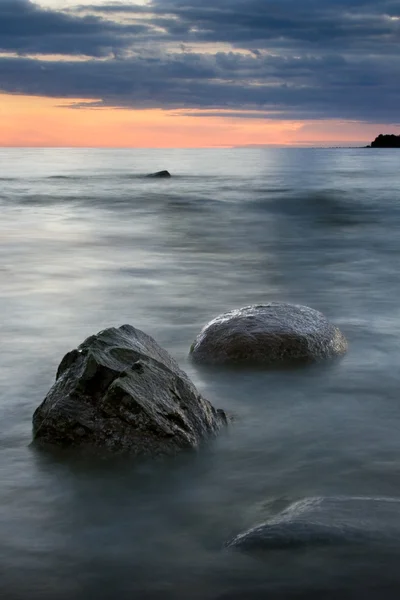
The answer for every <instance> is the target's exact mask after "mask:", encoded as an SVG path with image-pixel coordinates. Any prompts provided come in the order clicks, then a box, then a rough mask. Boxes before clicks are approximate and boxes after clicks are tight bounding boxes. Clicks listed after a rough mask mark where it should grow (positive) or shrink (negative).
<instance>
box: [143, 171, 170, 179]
mask: <svg viewBox="0 0 400 600" xmlns="http://www.w3.org/2000/svg"><path fill="white" fill-rule="evenodd" d="M147 177H160V178H163V177H171V173H170V172H169V171H157V173H150V175H147Z"/></svg>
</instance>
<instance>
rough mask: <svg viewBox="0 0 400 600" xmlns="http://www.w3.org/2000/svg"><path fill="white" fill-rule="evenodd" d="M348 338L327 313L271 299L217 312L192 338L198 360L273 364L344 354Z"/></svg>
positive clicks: (218, 362) (192, 351)
mask: <svg viewBox="0 0 400 600" xmlns="http://www.w3.org/2000/svg"><path fill="white" fill-rule="evenodd" d="M346 350H347V342H346V339H345V337H344V336H343V334H342V333H341V332H340V331H339V329H337V327H334V326H333V325H332V324H331V323H329V321H328V320H327V319H326V317H325V316H324V315H323V314H322V313H320V312H318V311H316V310H314V309H312V308H309V307H307V306H298V305H294V304H284V303H279V302H271V303H269V304H265V305H259V306H246V307H245V308H240V309H238V310H232V311H230V312H227V313H224V314H222V315H220V316H218V317H217V318H216V319H214V320H213V321H211V322H210V323H208V325H206V326H205V327H204V328H203V329H202V331H201V332H200V334H199V335H198V336H197V338H196V340H195V341H194V343H193V345H192V347H191V349H190V353H191V356H192V358H193V360H194V361H195V362H197V363H204V364H214V365H224V364H226V365H229V364H242V365H264V366H268V365H274V364H279V363H296V362H298V363H302V362H315V361H319V360H323V359H327V358H333V357H335V356H340V355H342V354H344V353H345V352H346Z"/></svg>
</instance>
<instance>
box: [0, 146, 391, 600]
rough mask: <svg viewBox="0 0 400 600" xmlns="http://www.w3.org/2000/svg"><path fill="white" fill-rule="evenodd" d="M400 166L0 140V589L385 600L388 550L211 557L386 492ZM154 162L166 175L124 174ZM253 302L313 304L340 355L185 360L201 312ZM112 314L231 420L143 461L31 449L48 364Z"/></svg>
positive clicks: (378, 160) (359, 158) (341, 154)
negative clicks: (150, 340) (295, 506)
mask: <svg viewBox="0 0 400 600" xmlns="http://www.w3.org/2000/svg"><path fill="white" fill-rule="evenodd" d="M398 166H399V156H398V153H396V152H395V151H391V150H371V149H360V150H357V149H349V150H325V149H324V150H322V149H321V150H313V149H271V150H264V149H262V150H249V149H246V150H239V149H236V150H201V151H200V150H186V151H181V150H169V151H165V150H163V151H161V150H151V151H143V150H132V151H127V150H54V149H51V150H50V149H49V150H37V149H36V150H19V149H3V150H0V182H1V186H0V207H1V220H0V276H1V287H0V313H1V315H2V317H3V319H2V327H1V334H2V335H1V341H2V344H1V349H0V397H1V404H0V410H1V423H2V427H1V437H0V447H1V452H0V479H1V487H0V532H1V536H0V540H1V541H0V559H1V560H0V564H1V566H0V591H1V592H2V595H4V597H10V598H13V597H15V598H25V597H26V598H28V597H29V598H36V597H37V598H39V597H40V598H45V599H47V598H48V599H50V598H56V600H57V599H58V598H60V599H64V598H71V597H73V598H78V599H82V600H84V599H86V598H89V597H92V596H93V597H96V598H98V599H102V598H123V599H125V598H145V599H146V598H151V599H153V598H155V599H156V598H163V599H167V600H168V599H169V598H171V599H173V598H188V599H189V598H193V599H195V600H196V599H197V598H198V599H204V600H208V599H217V598H221V599H222V598H232V599H233V598H239V597H240V598H250V599H251V598H256V597H257V598H266V597H268V598H271V597H272V598H275V597H277V598H278V597H279V598H288V597H296V598H297V597H303V595H304V597H305V598H310V597H316V598H317V597H320V596H319V594H320V592H321V590H323V591H324V593H327V594H328V595H327V596H326V597H329V598H331V597H332V598H333V597H340V598H343V597H345V596H346V594H348V597H354V595H356V593H358V594H360V595H361V596H362V597H364V598H365V597H372V596H373V597H376V598H380V597H382V596H384V597H385V598H386V597H393V598H397V597H398V595H399V590H400V574H399V572H398V558H399V554H400V541H399V546H398V547H396V548H393V547H392V546H391V547H389V546H388V547H385V545H384V544H383V545H382V546H381V547H380V548H379V550H377V549H376V548H374V549H372V548H368V546H366V547H359V548H351V549H349V548H346V547H344V548H339V549H338V548H335V549H329V548H326V549H322V550H321V548H318V549H315V548H308V549H307V548H306V549H303V550H302V551H300V552H299V551H298V550H293V551H291V550H290V549H288V550H286V551H284V552H282V551H279V552H271V553H269V554H268V556H267V557H266V559H265V560H261V561H260V560H255V559H253V558H251V557H249V556H244V555H241V554H240V553H235V552H228V551H226V550H224V543H225V542H226V541H227V540H229V539H230V538H231V537H233V536H234V535H236V534H237V533H239V532H240V531H242V530H244V529H246V528H247V527H250V526H252V525H254V524H255V523H258V522H262V521H263V520H265V519H266V518H268V517H269V516H270V515H271V514H272V513H273V511H276V510H278V509H280V508H281V507H285V506H287V505H288V504H290V503H291V502H293V501H296V500H298V499H301V498H303V497H307V496H332V495H333V496H335V495H344V496H367V497H389V498H399V497H400V435H399V430H400V402H399V387H400V385H399V383H400V373H399V368H398V363H399V336H400V304H399V298H400V279H399V275H398V273H399V255H400V235H399V231H398V229H399V225H400V171H399V168H398ZM160 169H168V170H169V171H170V172H171V173H172V174H173V177H172V178H171V179H170V180H155V179H146V178H145V177H143V175H145V174H146V173H149V172H152V171H157V170H160ZM271 300H272V301H280V300H282V301H285V302H295V303H301V304H307V305H309V306H311V307H313V308H316V309H318V310H321V311H322V312H324V313H325V314H326V315H327V316H328V317H329V318H330V319H331V320H332V321H333V322H334V323H335V324H337V325H339V327H340V328H341V329H342V331H343V332H344V333H345V335H346V336H347V338H348V340H349V352H348V354H347V356H346V357H345V358H344V359H343V360H341V361H338V362H334V363H332V364H329V365H323V366H318V367H312V368H306V369H296V370H294V371H277V372H246V373H242V372H235V371H229V372H224V371H219V370H204V369H201V370H199V369H197V368H195V367H194V366H192V365H191V364H190V363H189V362H188V360H187V353H188V349H189V347H190V344H191V343H192V341H193V339H194V337H195V335H196V334H197V333H198V331H199V329H200V328H201V327H202V326H203V325H204V324H205V323H206V322H207V321H208V320H209V319H211V318H213V317H214V316H216V315H218V314H219V313H221V312H223V311H226V310H229V309H232V308H235V307H240V306H244V305H247V304H253V303H263V302H267V301H271ZM123 323H130V324H132V325H134V326H136V327H139V328H140V329H143V330H144V331H146V332H147V333H149V334H151V335H153V336H154V337H155V338H156V339H157V341H158V342H159V343H160V344H161V345H163V346H164V347H165V348H166V349H167V350H168V351H169V352H170V353H171V354H172V355H173V356H174V357H175V358H176V359H177V360H178V362H179V363H180V364H181V366H182V367H183V368H184V369H185V370H186V371H187V372H188V373H189V374H190V376H191V377H192V379H193V380H194V382H195V383H196V385H197V386H198V388H199V389H200V390H201V391H202V392H203V394H204V395H205V396H206V397H208V398H209V399H210V400H211V401H212V402H213V404H214V405H215V406H217V407H221V408H225V409H227V410H230V411H233V412H234V413H235V414H236V415H237V420H236V422H235V424H234V425H233V426H232V427H231V428H230V429H229V430H228V431H226V432H225V433H223V434H222V435H221V436H220V437H218V439H216V440H214V441H212V442H210V443H209V444H207V445H206V446H205V447H204V448H202V449H201V451H200V452H199V453H198V454H194V455H193V454H187V455H186V454H185V455H181V456H179V457H177V458H176V459H168V460H165V461H162V462H161V463H156V464H155V463H152V462H150V463H149V462H146V463H143V462H139V463H138V462H135V461H129V460H124V461H117V462H115V461H112V462H111V463H110V462H107V461H102V462H96V461H93V460H86V459H83V458H82V459H81V460H68V461H66V460H64V459H62V458H60V457H57V456H50V455H42V454H37V453H36V452H34V451H33V450H32V449H31V448H29V443H30V440H31V417H32V413H33V411H34V409H35V408H36V406H37V405H38V404H39V403H40V402H41V400H42V399H43V398H44V396H45V394H46V392H47V390H48V389H49V387H50V386H51V385H52V383H53V381H54V376H55V372H56V368H57V366H58V363H59V362H60V360H61V358H62V356H63V355H64V354H65V353H66V352H67V351H69V350H71V349H72V348H74V347H76V346H77V345H78V344H79V343H80V342H81V341H83V339H84V338H85V337H87V336H88V335H91V334H92V333H95V332H97V331H99V330H100V329H102V328H105V327H109V326H118V325H122V324H123ZM399 516H400V515H399ZM392 518H393V520H394V521H396V523H397V522H398V520H397V519H395V516H393V517H392ZM385 525H386V526H387V525H388V524H385ZM389 525H390V524H389ZM394 525H395V523H393V526H394ZM355 590H356V591H355ZM329 594H331V595H329ZM391 595H392V596H391Z"/></svg>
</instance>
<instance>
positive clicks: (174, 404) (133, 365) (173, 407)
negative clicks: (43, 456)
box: [33, 325, 226, 456]
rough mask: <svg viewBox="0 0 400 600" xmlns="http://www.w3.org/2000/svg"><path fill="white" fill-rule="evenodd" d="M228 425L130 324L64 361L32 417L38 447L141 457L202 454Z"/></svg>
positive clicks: (165, 356) (93, 340)
mask: <svg viewBox="0 0 400 600" xmlns="http://www.w3.org/2000/svg"><path fill="white" fill-rule="evenodd" d="M225 423H226V416H225V413H224V411H221V410H216V409H214V408H213V406H212V405H211V404H210V403H209V402H208V401H207V400H205V399H204V398H203V397H202V396H201V395H200V394H199V392H198V391H197V389H196V388H195V386H194V385H193V383H192V382H191V381H190V379H189V378H188V376H187V375H186V373H184V372H183V371H182V370H181V369H180V368H179V366H178V364H177V363H176V362H175V361H174V360H173V359H172V358H171V356H170V355H169V354H168V352H166V351H165V350H164V349H163V348H161V347H160V346H159V345H158V344H157V342H156V341H155V340H154V339H153V338H151V337H150V336H148V335H147V334H145V333H144V332H143V331H140V330H139V329H135V328H134V327H132V326H130V325H123V326H122V327H120V328H118V329H116V328H111V329H106V330H104V331H101V332H100V333H98V334H97V335H93V336H91V337H89V338H88V339H87V340H85V341H84V342H83V343H82V344H81V345H80V346H79V347H78V348H77V349H76V350H73V351H72V352H69V353H68V354H67V355H66V356H65V357H64V358H63V360H62V361H61V364H60V366H59V368H58V372H57V377H56V382H55V384H54V385H53V387H52V388H51V390H50V391H49V393H48V394H47V396H46V398H45V399H44V401H43V402H42V404H41V405H40V406H39V407H38V408H37V409H36V411H35V413H34V415H33V438H34V442H35V443H37V444H42V445H43V444H45V445H47V444H51V445H57V446H63V447H81V448H83V447H87V448H103V449H108V450H113V451H118V452H130V453H133V454H136V455H150V456H153V455H154V456H156V455H162V454H174V453H176V452H177V451H178V450H180V449H183V448H196V447H197V446H198V445H199V444H200V441H201V440H202V439H203V438H205V437H206V436H208V435H210V434H215V433H216V432H217V431H218V430H219V429H220V428H221V426H222V425H223V424H225Z"/></svg>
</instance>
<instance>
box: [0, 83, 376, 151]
mask: <svg viewBox="0 0 400 600" xmlns="http://www.w3.org/2000/svg"><path fill="white" fill-rule="evenodd" d="M93 101H96V99H94V100H92V102H93ZM85 102H90V101H88V100H81V99H79V98H76V99H69V100H66V99H63V98H58V99H57V98H41V97H32V96H19V95H8V94H0V145H1V146H6V147H7V146H8V147H15V146H16V147H18V146H33V147H36V146H37V147H60V146H66V147H86V146H88V147H119V148H125V147H128V148H129V147H142V148H169V147H179V148H192V147H197V148H199V147H215V146H217V147H218V146H220V147H226V146H228V147H230V146H243V145H283V146H285V145H312V144H315V145H329V144H333V145H335V144H341V143H343V144H348V145H352V144H355V143H362V142H363V140H368V139H369V138H370V137H371V136H372V135H373V134H374V132H375V131H376V129H377V126H376V125H368V124H362V123H353V122H350V123H349V122H344V121H334V120H330V121H305V122H302V121H289V120H279V119H276V118H275V119H266V118H265V117H264V118H261V117H260V118H257V117H256V116H255V114H253V115H252V116H251V118H248V117H230V116H224V111H220V115H221V116H216V115H215V111H213V112H212V116H207V111H203V115H204V116H198V111H196V116H193V115H191V111H172V110H171V111H167V110H161V109H148V110H132V109H113V108H74V106H75V105H76V104H77V103H79V104H80V105H81V106H82V104H84V103H85Z"/></svg>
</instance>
